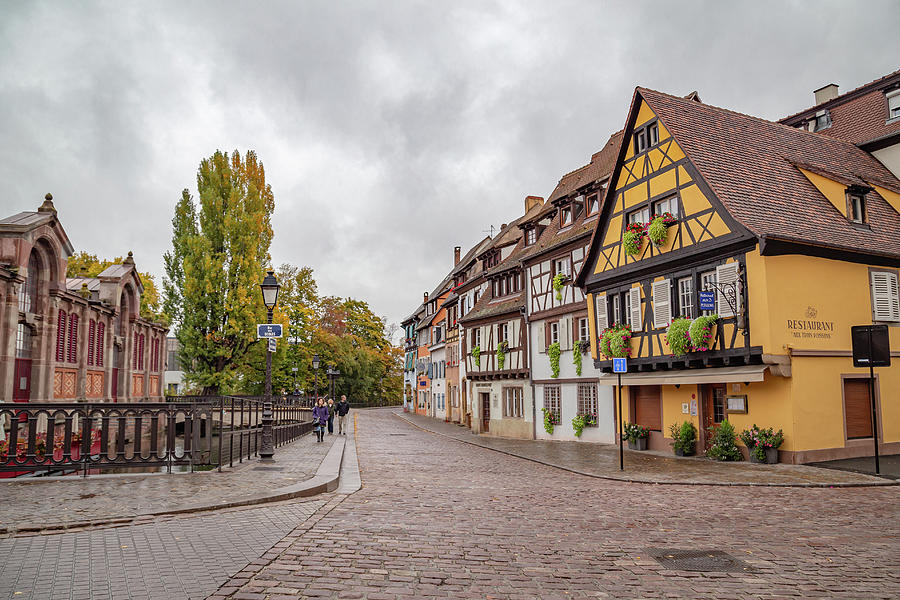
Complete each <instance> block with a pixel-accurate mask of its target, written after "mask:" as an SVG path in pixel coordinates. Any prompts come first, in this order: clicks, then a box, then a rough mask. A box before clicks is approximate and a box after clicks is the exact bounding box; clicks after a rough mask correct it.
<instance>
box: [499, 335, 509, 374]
mask: <svg viewBox="0 0 900 600" xmlns="http://www.w3.org/2000/svg"><path fill="white" fill-rule="evenodd" d="M507 351H509V344H508V343H507V342H506V341H505V340H504V341H502V342H500V343H499V344H497V369H498V370H499V371H502V370H503V365H504V364H506V353H507Z"/></svg>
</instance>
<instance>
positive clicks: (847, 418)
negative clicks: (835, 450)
mask: <svg viewBox="0 0 900 600" xmlns="http://www.w3.org/2000/svg"><path fill="white" fill-rule="evenodd" d="M844 422H845V423H846V424H847V439H848V440H852V439H858V438H870V437H872V399H871V396H870V390H869V380H868V379H845V380H844Z"/></svg>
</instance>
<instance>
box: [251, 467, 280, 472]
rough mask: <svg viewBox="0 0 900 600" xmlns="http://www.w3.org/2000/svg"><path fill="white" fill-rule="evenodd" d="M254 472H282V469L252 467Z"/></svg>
mask: <svg viewBox="0 0 900 600" xmlns="http://www.w3.org/2000/svg"><path fill="white" fill-rule="evenodd" d="M253 470H254V471H284V467H253Z"/></svg>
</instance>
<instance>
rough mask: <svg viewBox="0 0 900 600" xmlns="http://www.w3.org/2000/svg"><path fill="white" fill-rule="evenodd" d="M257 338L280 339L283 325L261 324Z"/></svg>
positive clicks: (257, 331) (257, 329)
mask: <svg viewBox="0 0 900 600" xmlns="http://www.w3.org/2000/svg"><path fill="white" fill-rule="evenodd" d="M256 337H257V338H280V337H281V324H280V323H260V324H259V325H257V326H256Z"/></svg>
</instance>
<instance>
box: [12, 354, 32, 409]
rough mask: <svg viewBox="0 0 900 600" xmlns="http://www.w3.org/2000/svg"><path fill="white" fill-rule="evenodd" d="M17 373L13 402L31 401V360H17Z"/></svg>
mask: <svg viewBox="0 0 900 600" xmlns="http://www.w3.org/2000/svg"><path fill="white" fill-rule="evenodd" d="M15 371H16V379H15V385H14V386H13V402H28V400H29V399H31V359H30V358H17V359H16V368H15Z"/></svg>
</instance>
